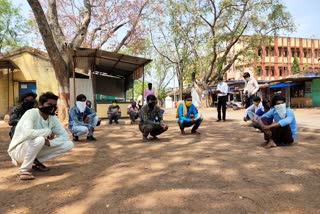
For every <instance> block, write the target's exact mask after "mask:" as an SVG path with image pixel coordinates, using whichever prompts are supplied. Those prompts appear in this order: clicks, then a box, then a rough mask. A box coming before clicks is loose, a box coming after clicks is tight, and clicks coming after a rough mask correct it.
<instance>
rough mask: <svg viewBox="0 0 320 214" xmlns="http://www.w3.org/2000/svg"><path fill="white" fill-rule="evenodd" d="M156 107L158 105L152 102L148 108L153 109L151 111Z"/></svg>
mask: <svg viewBox="0 0 320 214" xmlns="http://www.w3.org/2000/svg"><path fill="white" fill-rule="evenodd" d="M155 105H156V103H155V102H150V103H148V106H149V108H151V109H153V108H154V106H155Z"/></svg>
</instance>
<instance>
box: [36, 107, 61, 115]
mask: <svg viewBox="0 0 320 214" xmlns="http://www.w3.org/2000/svg"><path fill="white" fill-rule="evenodd" d="M39 110H40V111H41V112H42V113H45V114H47V115H55V113H56V110H57V106H46V107H42V108H39Z"/></svg>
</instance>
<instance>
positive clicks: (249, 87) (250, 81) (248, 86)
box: [243, 72, 259, 108]
mask: <svg viewBox="0 0 320 214" xmlns="http://www.w3.org/2000/svg"><path fill="white" fill-rule="evenodd" d="M243 78H244V79H245V81H244V82H245V86H244V91H243V92H244V95H245V101H246V106H245V108H248V107H249V106H251V105H252V102H253V101H252V98H253V96H254V95H255V94H256V93H257V91H258V90H259V85H258V82H257V80H255V79H254V78H253V77H250V74H249V73H248V72H244V74H243Z"/></svg>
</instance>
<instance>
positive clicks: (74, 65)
mask: <svg viewBox="0 0 320 214" xmlns="http://www.w3.org/2000/svg"><path fill="white" fill-rule="evenodd" d="M72 77H73V104H74V105H75V104H76V61H75V57H74V56H73V71H72Z"/></svg>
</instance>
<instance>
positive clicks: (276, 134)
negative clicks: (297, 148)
mask: <svg viewBox="0 0 320 214" xmlns="http://www.w3.org/2000/svg"><path fill="white" fill-rule="evenodd" d="M261 121H262V122H263V124H264V125H270V124H271V123H272V122H270V121H268V119H267V118H262V119H261ZM270 130H271V135H270V133H265V139H266V140H269V139H272V140H273V141H274V142H275V144H277V146H287V145H290V144H292V143H293V138H292V132H291V129H290V126H289V125H286V126H284V127H281V126H279V127H275V128H271V129H270Z"/></svg>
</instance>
